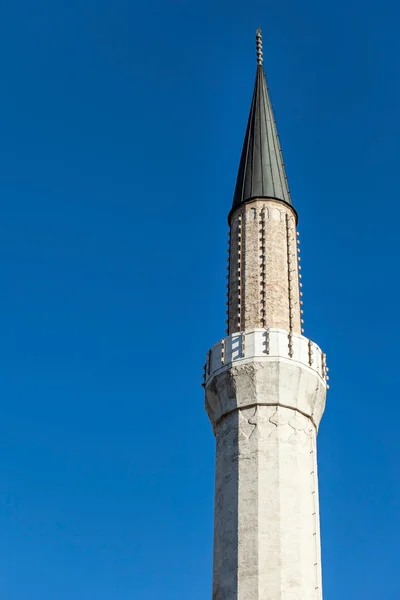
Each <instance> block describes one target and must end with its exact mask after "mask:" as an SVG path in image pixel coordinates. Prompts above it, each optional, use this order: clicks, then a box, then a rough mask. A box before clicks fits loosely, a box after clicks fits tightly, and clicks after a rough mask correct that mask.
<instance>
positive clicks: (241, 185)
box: [228, 29, 294, 219]
mask: <svg viewBox="0 0 400 600" xmlns="http://www.w3.org/2000/svg"><path fill="white" fill-rule="evenodd" d="M256 50H257V73H256V81H255V85H254V92H253V99H252V102H251V108H250V114H249V118H248V122H247V129H246V135H245V138H244V143H243V149H242V155H241V158H240V164H239V171H238V175H237V180H236V187H235V193H234V197H233V203H232V210H231V212H230V213H229V217H228V219H229V218H230V216H231V214H232V212H233V211H234V210H235V209H236V208H238V206H240V205H241V204H244V203H246V202H248V201H250V200H253V199H255V198H271V199H275V200H278V201H280V202H284V203H285V204H288V205H289V206H291V207H292V208H293V205H292V201H291V198H290V193H289V187H288V182H287V177H286V172H285V166H284V162H283V156H282V151H281V146H280V142H279V137H278V131H277V128H276V123H275V119H274V115H273V111H272V106H271V101H270V98H269V94H268V89H267V84H266V80H265V74H264V69H263V62H264V60H263V45H262V34H261V29H257V31H256ZM293 210H294V208H293Z"/></svg>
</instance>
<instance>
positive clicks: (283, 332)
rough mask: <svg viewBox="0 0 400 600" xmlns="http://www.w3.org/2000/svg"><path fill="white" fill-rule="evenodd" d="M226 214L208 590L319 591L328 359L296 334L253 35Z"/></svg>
mask: <svg viewBox="0 0 400 600" xmlns="http://www.w3.org/2000/svg"><path fill="white" fill-rule="evenodd" d="M256 40H257V73H256V81H255V87H254V93H253V99H252V103H251V109H250V115H249V120H248V124H247V131H246V136H245V140H244V145H243V150H242V156H241V159H240V166H239V172H238V177H237V182H236V189H235V194H234V198H233V206H232V209H231V211H230V213H229V217H228V221H229V227H230V234H229V248H228V278H227V287H228V301H227V306H228V319H227V323H228V331H227V337H225V338H224V339H222V340H220V341H219V342H218V343H217V344H215V346H213V348H212V349H211V350H210V351H209V352H208V354H207V362H206V365H205V373H204V387H205V393H206V409H207V412H208V415H209V417H210V420H211V423H212V426H213V430H214V434H215V437H216V446H217V447H216V476H215V477H216V478H215V520H214V567H213V600H312V599H315V600H320V599H321V598H322V583H321V544H320V529H319V505H318V478H317V449H316V437H317V431H318V426H319V423H320V420H321V416H322V413H323V411H324V407H325V396H326V389H327V387H328V386H327V379H328V377H327V367H326V359H325V355H324V354H323V352H321V350H320V348H319V347H318V346H317V345H316V344H315V343H314V342H312V341H311V340H309V339H307V338H306V337H305V336H304V335H303V329H302V323H303V319H302V314H303V311H302V300H301V297H302V292H301V285H302V284H301V275H300V269H301V267H300V257H299V248H298V238H297V235H298V234H297V231H296V226H297V213H296V211H295V209H294V207H293V205H292V201H291V197H290V194H289V189H288V183H287V178H286V174H285V167H284V163H283V158H282V152H281V148H280V144H279V138H278V134H277V129H276V124H275V120H274V117H273V112H272V107H271V103H270V99H269V95H268V90H267V85H266V81H265V75H264V69H263V52H262V38H261V31H260V30H258V31H257V34H256Z"/></svg>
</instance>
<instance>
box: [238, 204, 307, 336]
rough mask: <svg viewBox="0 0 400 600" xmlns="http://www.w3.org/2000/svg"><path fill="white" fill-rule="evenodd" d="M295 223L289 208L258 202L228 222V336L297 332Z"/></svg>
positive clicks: (240, 210)
mask: <svg viewBox="0 0 400 600" xmlns="http://www.w3.org/2000/svg"><path fill="white" fill-rule="evenodd" d="M296 238H297V236H296V221H295V216H294V212H293V211H292V210H291V209H290V207H289V206H287V205H285V204H283V203H281V202H276V201H274V200H265V199H259V200H254V201H253V202H249V203H247V204H245V205H244V206H243V207H242V208H240V209H238V210H237V212H236V213H234V215H233V217H232V222H231V236H230V240H231V243H230V263H229V297H228V321H229V333H234V332H236V331H245V330H248V329H251V328H254V327H266V328H269V327H272V328H280V329H285V330H286V331H292V332H293V333H300V332H301V322H300V295H299V270H298V256H297V239H296Z"/></svg>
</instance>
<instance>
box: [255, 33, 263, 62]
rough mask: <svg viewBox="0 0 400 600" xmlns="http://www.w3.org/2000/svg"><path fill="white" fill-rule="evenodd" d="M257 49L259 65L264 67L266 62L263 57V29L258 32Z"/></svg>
mask: <svg viewBox="0 0 400 600" xmlns="http://www.w3.org/2000/svg"><path fill="white" fill-rule="evenodd" d="M256 49H257V64H258V65H262V64H263V62H264V57H263V41H262V32H261V29H257V31H256Z"/></svg>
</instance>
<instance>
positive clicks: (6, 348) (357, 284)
mask: <svg viewBox="0 0 400 600" xmlns="http://www.w3.org/2000/svg"><path fill="white" fill-rule="evenodd" d="M399 17H400V9H399V7H398V4H397V3H396V2H394V0H393V1H389V0H381V1H380V2H377V1H371V0H364V1H361V0H346V1H345V0H338V1H336V2H335V3H329V4H328V3H324V2H320V1H317V0H304V1H302V2H295V1H294V0H283V1H281V2H274V3H272V2H255V1H254V0H249V1H248V2H246V3H243V2H239V1H237V0H231V1H229V2H228V1H216V2H215V1H210V0H202V1H201V2H198V1H194V2H189V1H187V0H186V1H184V0H179V1H174V0H171V2H161V1H158V2H157V1H155V0H149V1H148V2H146V3H136V2H131V1H129V0H113V1H112V2H111V1H107V2H106V1H104V0H97V1H94V0H92V1H91V0H79V2H78V0H68V2H67V1H60V0H51V1H50V0H47V1H45V0H37V1H36V2H34V3H33V2H28V1H27V0H14V2H12V3H3V6H1V7H0V55H1V57H2V60H1V68H0V108H1V112H0V115H1V116H0V194H1V205H0V206H1V211H0V280H1V285H0V324H1V336H0V382H1V397H2V402H1V407H2V411H1V419H0V456H1V460H0V469H1V471H0V472H1V477H0V531H1V535H0V570H1V577H0V593H1V595H2V597H4V598H6V599H7V600H36V599H38V600H39V599H40V600H54V599H55V598H57V600H67V599H68V600H70V599H71V598H73V599H74V600H88V599H91V598H93V599H96V600H111V599H112V600H115V599H118V600H128V599H129V600H132V599H134V600H159V599H160V598H162V599H163V600H179V599H181V598H182V599H183V598H185V599H190V600H204V598H210V597H211V591H210V590H211V559H212V557H211V552H212V516H213V514H212V513H213V468H214V464H213V461H214V439H213V435H212V432H211V428H210V426H209V423H208V421H207V418H206V415H205V412H204V409H203V390H202V388H201V386H200V383H201V374H202V365H203V363H204V356H205V352H206V350H207V349H208V348H209V346H210V345H212V344H213V343H214V342H215V341H217V340H218V339H219V338H220V337H221V336H222V334H223V330H224V318H225V317H224V300H225V298H224V292H225V289H224V283H225V281H224V278H225V258H226V254H225V250H226V245H225V244H226V233H227V224H226V216H227V213H228V211H229V208H230V203H231V200H232V194H233V189H234V184H235V177H236V169H237V164H238V161H239V156H240V150H241V144H242V139H243V135H244V128H245V124H246V119H247V114H248V109H249V104H250V98H251V93H252V86H253V81H254V74H255V58H254V31H255V29H256V27H257V26H262V28H263V30H264V44H265V65H266V70H267V73H268V78H269V85H270V89H271V95H272V101H273V104H274V107H275V113H276V117H277V121H278V127H279V131H280V135H281V140H282V145H283V151H284V156H285V161H286V164H287V170H288V175H289V181H290V186H291V191H292V196H293V200H294V203H295V206H296V208H297V210H298V212H299V216H300V219H299V229H300V235H301V247H302V259H303V263H302V264H303V271H302V273H303V282H304V287H303V290H304V302H305V306H304V309H305V320H306V324H305V327H306V335H308V336H309V337H311V338H312V339H313V340H315V341H316V342H317V343H319V344H320V345H321V346H322V347H323V349H324V350H325V351H326V352H327V354H328V363H329V365H330V369H331V373H330V374H331V390H330V393H329V397H328V406H327V410H326V413H325V416H324V419H323V422H322V425H321V430H320V436H319V468H320V488H321V515H322V535H323V567H324V588H325V596H324V599H325V600H337V599H338V598H340V599H341V600H355V599H360V600H361V599H362V600H375V599H377V598H385V599H387V600H391V599H393V600H396V599H397V598H398V597H399V591H398V573H397V567H398V556H399V549H398V531H399V527H400V511H399V502H400V479H399V466H398V465H399V458H400V455H399V445H398V421H399V417H400V406H399V392H398V373H399V367H398V357H399V334H400V325H399V320H398V311H399V291H400V286H399V281H398V276H399V267H398V265H399V244H398V238H399V233H398V231H399V226H398V220H399V217H400V209H399V191H398V187H399V185H398V172H399V160H400V159H399V139H400V117H399V110H398V107H399V104H400V68H399V67H400V59H399V56H400V51H399V50H400V48H399V41H398V40H399V35H398V21H399Z"/></svg>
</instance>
